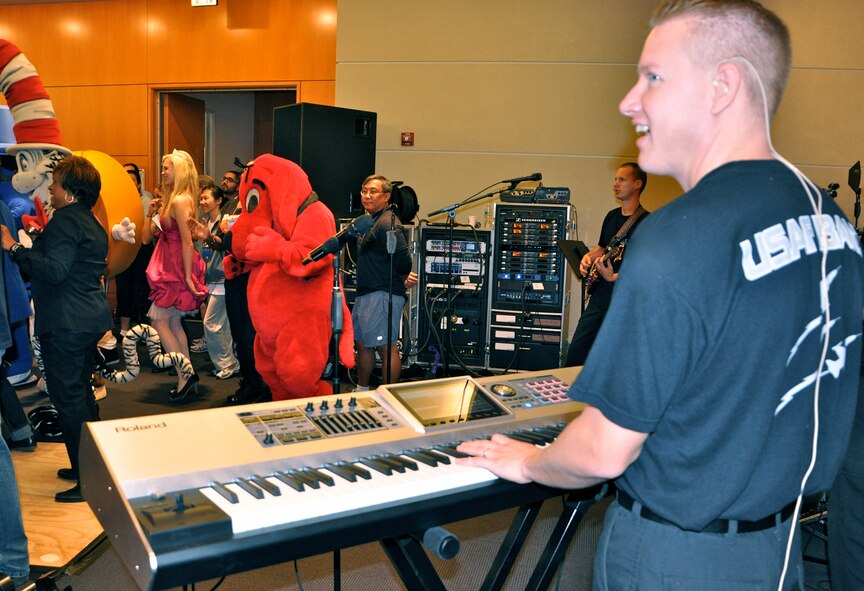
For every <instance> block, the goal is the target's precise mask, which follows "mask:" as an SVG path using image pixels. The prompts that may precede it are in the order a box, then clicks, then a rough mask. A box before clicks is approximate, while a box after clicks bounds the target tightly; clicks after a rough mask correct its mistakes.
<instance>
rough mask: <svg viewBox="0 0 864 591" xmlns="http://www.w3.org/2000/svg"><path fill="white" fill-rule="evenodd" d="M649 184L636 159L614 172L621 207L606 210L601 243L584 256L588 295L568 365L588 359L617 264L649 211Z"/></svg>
mask: <svg viewBox="0 0 864 591" xmlns="http://www.w3.org/2000/svg"><path fill="white" fill-rule="evenodd" d="M647 184H648V175H647V174H645V172H644V171H643V170H642V169H641V168H639V165H638V164H636V163H635V162H625V163H624V164H622V165H621V166H619V167H618V170H617V171H616V172H615V180H614V181H613V182H612V190H613V191H614V193H615V198H616V199H617V200H619V201H620V202H621V207H619V208H616V209H613V210H612V211H610V212H609V213H607V214H606V218H605V219H604V220H603V227H602V228H601V230H600V241H599V243H598V245H597V246H595V247H594V248H592V249H591V250H589V251H588V252H587V253H586V254H585V256H584V257H582V261H581V263H580V265H579V271H580V273H581V274H582V277H583V278H584V280H585V282H586V293H587V294H588V295H587V297H588V298H589V299H588V305H587V306H586V307H585V311H584V312H582V316H581V318H579V324H577V325H576V331H575V332H574V333H573V338H572V339H570V346H569V347H568V349H567V362H566V365H567V366H568V367H570V366H574V365H583V364H584V363H585V359H586V358H587V357H588V351H589V350H590V349H591V345H592V344H593V343H594V339H595V338H596V336H597V333H598V332H599V331H600V325H601V324H602V323H603V317H604V316H606V311H607V310H608V309H609V302H610V301H611V299H612V288H613V286H614V283H615V280H616V279H618V268H619V266H620V265H621V259H622V257H623V256H624V250H625V247H626V246H627V240H628V239H629V237H630V236H631V235H632V233H633V231H634V230H635V229H636V226H637V225H638V224H639V222H641V221H642V220H643V219H645V215H646V214H647V213H648V212H647V211H645V208H644V207H642V206H641V205H640V204H639V199H640V197H641V195H642V191H644V190H645V186H646V185H647Z"/></svg>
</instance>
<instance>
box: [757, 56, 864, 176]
mask: <svg viewBox="0 0 864 591" xmlns="http://www.w3.org/2000/svg"><path fill="white" fill-rule="evenodd" d="M862 97H864V71H862V70H832V69H824V68H823V69H818V70H793V72H792V75H791V76H790V78H789V86H788V87H787V90H786V94H785V96H784V98H783V102H782V103H781V104H780V109H779V110H778V111H777V117H776V118H775V120H774V134H773V135H774V142H775V144H776V148H777V150H778V151H779V152H780V153H781V154H783V155H784V156H785V157H786V158H788V159H789V160H791V161H793V162H798V163H806V164H811V165H828V166H837V165H846V167H847V168H848V167H849V166H851V165H852V163H854V162H855V161H856V160H859V159H861V158H862V157H864V141H862V140H864V117H861V109H860V103H861V98H862Z"/></svg>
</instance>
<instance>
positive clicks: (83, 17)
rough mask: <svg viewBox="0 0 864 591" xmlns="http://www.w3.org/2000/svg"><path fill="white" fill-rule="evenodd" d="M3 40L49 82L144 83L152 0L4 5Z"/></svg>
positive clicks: (0, 15)
mask: <svg viewBox="0 0 864 591" xmlns="http://www.w3.org/2000/svg"><path fill="white" fill-rule="evenodd" d="M187 6H188V2H187ZM0 39H8V40H9V41H11V42H13V43H14V44H15V45H17V46H18V47H19V49H21V51H23V52H24V55H26V56H27V58H28V59H29V60H30V61H31V62H32V63H33V65H34V66H36V70H37V71H38V72H39V75H40V76H41V77H42V80H43V81H44V82H45V84H46V85H49V84H50V85H52V86H86V85H91V84H135V83H142V82H144V81H145V77H146V65H147V2H141V1H140V0H112V1H111V2H68V3H63V4H33V5H27V6H20V5H16V6H3V7H0Z"/></svg>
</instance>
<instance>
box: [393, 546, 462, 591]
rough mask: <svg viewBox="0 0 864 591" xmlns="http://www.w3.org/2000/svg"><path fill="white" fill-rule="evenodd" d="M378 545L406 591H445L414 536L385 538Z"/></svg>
mask: <svg viewBox="0 0 864 591" xmlns="http://www.w3.org/2000/svg"><path fill="white" fill-rule="evenodd" d="M379 543H380V544H381V547H382V548H384V552H385V553H386V554H387V557H388V558H389V559H390V562H391V563H392V564H393V567H394V568H395V569H396V571H397V572H398V573H399V577H400V578H401V579H402V582H403V583H405V588H406V589H408V591H446V588H445V587H444V583H443V582H442V581H441V577H439V576H438V572H437V571H436V570H435V567H434V566H433V565H432V562H431V561H430V560H429V557H428V556H427V555H426V552H425V550H423V546H422V545H421V544H420V542H418V541H417V539H416V538H415V537H414V536H411V535H402V536H398V537H395V538H386V539H383V540H380V541H379Z"/></svg>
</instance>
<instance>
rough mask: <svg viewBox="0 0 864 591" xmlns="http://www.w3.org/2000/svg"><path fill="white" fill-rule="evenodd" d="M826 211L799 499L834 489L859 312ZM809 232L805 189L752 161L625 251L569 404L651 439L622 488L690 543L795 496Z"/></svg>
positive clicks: (715, 180) (850, 273)
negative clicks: (699, 533)
mask: <svg viewBox="0 0 864 591" xmlns="http://www.w3.org/2000/svg"><path fill="white" fill-rule="evenodd" d="M822 211H823V216H822V219H823V220H824V222H825V226H826V229H827V233H828V248H829V254H828V258H827V266H826V275H827V282H828V286H829V294H830V315H831V325H830V338H829V350H828V354H827V358H826V362H825V364H824V365H823V366H822V367H821V368H820V372H819V373H820V374H821V384H820V393H819V410H820V413H819V415H820V416H819V419H820V421H819V423H820V424H819V429H820V430H819V445H818V460H817V465H816V468H815V469H814V471H813V473H812V475H811V476H810V479H809V482H808V485H807V489H806V490H807V492H808V493H809V492H813V491H820V490H825V489H827V488H829V487H830V485H831V483H832V481H833V479H834V476H835V474H836V472H837V469H838V467H839V464H840V461H841V460H842V456H843V453H844V450H845V448H846V443H847V441H848V438H849V433H850V429H851V421H852V415H853V411H854V408H855V402H856V392H857V387H858V365H859V360H860V358H861V316H862V303H864V295H862V256H861V246H860V243H859V241H858V236H857V233H856V232H855V229H854V228H853V227H852V225H851V224H850V223H849V222H848V221H847V220H846V218H845V217H844V216H843V214H842V213H841V211H840V210H839V208H838V207H837V206H836V204H835V203H834V202H833V201H831V200H830V199H827V198H826V199H825V200H824V202H823V205H822ZM818 232H819V230H818V228H817V227H816V225H815V224H814V211H813V208H812V206H811V203H810V201H809V200H808V198H807V195H806V193H805V191H804V188H803V187H802V185H801V183H800V182H799V180H798V179H797V178H796V177H795V176H794V175H793V174H792V173H791V172H790V171H789V170H788V169H787V168H786V167H785V166H783V165H782V164H781V163H779V162H777V161H773V160H766V161H748V162H735V163H731V164H727V165H724V166H722V167H720V168H718V169H716V170H714V171H712V172H711V173H709V174H708V175H706V176H705V177H704V178H703V179H701V180H700V181H699V183H698V184H697V185H696V186H695V187H694V188H693V189H692V190H691V191H690V192H688V193H686V194H685V195H683V196H681V197H679V198H678V199H676V200H675V201H673V202H672V203H670V204H668V205H667V206H665V207H663V208H661V209H660V210H658V211H655V212H654V213H653V214H652V215H651V216H650V217H649V219H647V220H646V221H645V223H643V224H641V226H640V228H639V232H636V233H635V234H634V236H633V238H632V240H631V241H630V243H629V244H628V245H627V256H625V257H624V261H623V264H622V270H621V275H620V279H619V280H618V281H617V282H616V283H617V285H616V287H615V297H614V298H613V301H612V306H611V308H610V310H609V313H608V315H607V316H606V320H605V321H604V323H603V326H602V328H601V330H600V333H599V335H598V337H597V340H596V342H595V343H594V346H593V348H592V349H591V353H590V355H589V357H588V360H587V362H586V364H585V367H584V369H583V371H582V373H581V374H580V376H579V378H578V380H577V381H576V383H575V384H574V386H573V387H572V389H571V392H570V396H571V397H572V398H574V399H576V400H580V401H583V402H586V403H588V404H591V405H593V406H595V407H597V408H598V409H599V410H600V411H601V412H602V413H603V414H604V416H606V417H607V418H608V419H610V420H611V421H613V422H614V423H616V424H618V425H620V426H622V427H625V428H627V429H631V430H634V431H638V432H641V433H648V434H649V435H648V438H647V439H646V441H645V444H644V446H643V449H642V452H641V454H640V456H639V457H638V458H637V459H636V461H635V462H633V464H631V465H630V466H629V467H628V468H627V470H626V471H625V472H624V474H623V475H622V476H621V477H620V478H619V479H618V486H619V487H620V488H621V489H622V490H624V491H626V492H627V493H629V494H630V495H631V496H633V497H634V498H635V499H637V500H639V501H640V502H642V503H643V504H644V505H645V506H647V507H649V508H650V509H651V510H653V511H654V512H656V513H658V514H659V515H661V516H663V517H664V518H666V519H668V520H670V521H672V522H674V523H677V524H678V525H679V526H681V527H683V528H685V529H693V530H700V529H702V528H703V527H704V526H705V524H707V523H709V522H710V521H712V520H714V519H717V518H724V519H744V520H754V519H760V518H762V517H764V516H767V515H770V514H771V513H774V512H776V511H778V510H780V509H781V508H782V507H784V506H785V505H786V504H788V503H789V502H791V501H793V500H794V499H795V498H796V496H797V494H798V492H799V488H800V484H801V479H802V477H803V475H804V473H805V470H806V468H807V466H808V464H809V462H810V458H811V447H812V446H811V441H812V436H813V429H814V409H813V406H814V405H813V400H814V387H813V379H814V377H815V376H816V373H817V366H818V365H819V359H820V354H821V352H822V342H823V341H822V334H823V332H822V331H823V329H824V328H825V319H824V316H823V307H822V306H821V300H820V291H819V287H820V281H821V276H822V273H821V271H820V268H821V261H822V256H821V252H820V249H819V248H818V246H817V239H818ZM608 359H616V360H619V361H617V362H616V364H615V367H614V371H613V370H610V367H609V364H608V362H605V360H608Z"/></svg>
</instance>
